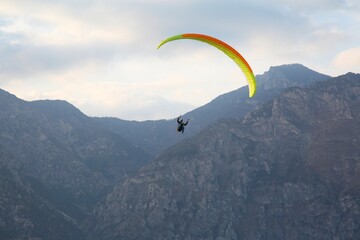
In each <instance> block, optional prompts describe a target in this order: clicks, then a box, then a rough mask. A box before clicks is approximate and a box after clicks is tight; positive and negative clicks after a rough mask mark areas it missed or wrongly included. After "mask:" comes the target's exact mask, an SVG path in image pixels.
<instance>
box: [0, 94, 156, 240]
mask: <svg viewBox="0 0 360 240" xmlns="http://www.w3.org/2000/svg"><path fill="white" fill-rule="evenodd" d="M0 136H1V137H0V150H1V151H2V154H1V157H0V166H1V169H0V171H1V172H2V173H1V177H0V189H1V195H0V203H1V205H0V214H1V215H0V236H1V238H2V236H8V237H9V239H13V238H11V237H10V236H13V237H14V239H17V238H16V237H19V236H22V237H24V238H28V237H38V236H42V237H43V239H82V238H83V231H82V230H81V225H82V221H83V220H84V219H85V218H86V216H87V215H88V213H89V212H91V209H92V207H93V206H94V204H95V203H96V202H97V201H98V200H99V199H100V198H102V197H103V196H104V194H106V193H107V192H108V191H109V190H110V189H111V188H112V187H113V186H114V185H115V184H116V183H118V182H119V181H121V180H122V179H123V178H125V177H126V176H127V175H128V174H132V173H134V172H135V171H136V170H137V169H139V168H140V167H141V166H143V165H144V164H145V163H146V162H147V161H149V160H150V159H151V158H152V157H151V156H149V155H148V154H146V153H145V152H144V151H142V150H141V149H139V148H137V147H135V146H133V145H132V144H131V143H129V142H128V141H126V140H125V139H123V138H122V137H121V136H119V135H117V134H115V133H113V132H110V131H108V130H105V129H103V128H100V127H99V126H98V125H97V124H94V123H93V122H92V121H91V119H90V118H89V117H87V116H85V115H84V114H82V113H81V112H80V111H79V110H78V109H76V108H75V107H74V106H72V105H70V104H69V103H67V102H65V101H35V102H26V101H23V100H20V99H18V98H16V97H15V96H14V95H11V94H9V93H7V92H5V91H2V90H1V92H0Z"/></svg>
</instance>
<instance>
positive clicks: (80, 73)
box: [0, 0, 360, 119]
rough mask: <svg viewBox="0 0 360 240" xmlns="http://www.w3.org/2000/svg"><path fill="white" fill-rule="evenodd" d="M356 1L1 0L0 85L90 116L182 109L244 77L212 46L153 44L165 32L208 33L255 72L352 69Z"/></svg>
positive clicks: (233, 85)
mask: <svg viewBox="0 0 360 240" xmlns="http://www.w3.org/2000/svg"><path fill="white" fill-rule="evenodd" d="M359 9H360V8H359V3H358V1H356V0H313V1H310V0H304V1H285V0H271V1H266V2H264V1H261V0H254V1H245V0H225V1H216V0H207V1H205V0H200V1H191V0H182V1H165V0H154V1H150V0H131V1H130V0H121V1H118V0H102V1H98V0H77V1H73V0H64V1H57V0H48V1H40V0H27V1H21V0H5V1H3V2H2V4H1V5H0V54H1V56H2V58H1V59H0V87H2V88H5V89H7V90H9V91H11V92H13V93H15V94H16V95H18V96H19V97H22V98H25V99H28V100H33V99H41V98H50V99H55V98H60V99H65V100H68V101H69V102H71V103H74V104H75V105H76V106H77V107H79V108H80V109H81V110H83V111H85V112H86V113H89V114H91V115H98V116H103V115H107V116H121V117H122V118H125V119H131V118H132V117H134V118H138V119H146V118H153V117H155V116H162V117H165V118H168V117H173V116H171V114H174V113H173V112H172V111H170V110H169V109H171V108H173V109H183V111H187V110H186V109H188V107H190V106H192V107H195V106H200V105H202V104H205V103H207V102H208V101H210V100H212V99H213V98H215V97H216V96H218V95H220V94H222V93H225V92H227V91H231V90H234V89H236V88H239V87H241V86H243V85H245V84H246V82H245V79H244V77H243V75H242V73H241V71H239V69H238V68H237V67H236V65H235V64H234V63H233V62H232V61H231V60H229V59H228V58H226V56H225V55H223V54H222V53H221V52H219V51H217V50H216V49H214V48H211V47H209V46H207V45H205V44H202V43H199V42H191V41H178V42H174V43H171V45H170V44H169V45H168V46H164V47H163V48H162V49H160V50H156V46H157V44H158V43H159V42H160V40H161V39H164V38H166V37H169V36H171V35H174V34H179V33H184V32H199V33H204V34H208V35H213V36H215V37H218V38H220V39H222V40H223V41H225V42H227V43H229V44H230V45H232V46H234V48H236V49H237V50H238V51H239V52H240V53H241V54H242V55H243V56H244V57H245V58H246V59H247V60H248V62H249V63H250V65H251V67H252V68H253V70H254V72H255V74H261V73H262V72H264V71H266V70H267V69H268V68H269V67H270V66H273V65H278V64H284V63H291V62H300V63H303V64H305V65H307V66H309V67H310V68H312V69H316V70H318V71H321V72H324V73H327V74H341V73H342V72H341V71H356V69H357V68H356V64H355V65H353V64H354V62H355V63H356V61H357V56H358V55H356V54H357V51H358V50H357V48H358V43H359V41H360V33H359V31H358V26H359V24H360V17H359V16H360V14H359ZM350 49H352V50H350ZM350 61H351V62H350ZM358 65H359V64H358ZM161 104H163V106H164V107H161ZM166 106H172V107H166ZM154 109H156V111H159V112H158V113H157V112H156V111H154ZM189 110H190V109H189ZM155 112H156V113H155ZM168 113H170V115H167V114H168ZM177 114H178V113H176V114H175V115H177Z"/></svg>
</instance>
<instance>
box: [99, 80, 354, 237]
mask: <svg viewBox="0 0 360 240" xmlns="http://www.w3.org/2000/svg"><path fill="white" fill-rule="evenodd" d="M359 146H360V75H359V74H352V73H349V74H346V75H343V76H340V77H337V78H334V79H331V80H329V81H325V82H321V83H318V84H316V85H315V86H313V87H311V88H299V87H294V88H291V89H289V90H286V91H285V92H283V93H282V94H281V95H279V96H278V97H276V98H275V99H274V100H272V101H270V102H268V103H267V104H265V105H264V106H262V107H261V108H259V109H257V110H256V111H253V112H251V113H249V114H247V115H246V116H245V117H244V118H243V119H240V120H235V119H228V120H224V121H220V122H218V123H215V124H213V125H211V126H210V127H209V128H208V129H207V130H206V131H201V132H200V134H198V135H196V136H195V137H192V138H190V139H188V140H187V141H183V142H181V143H179V144H178V145H177V146H174V147H172V148H170V149H168V150H167V151H166V152H165V153H163V154H162V155H161V156H160V157H159V158H157V159H156V160H154V161H152V162H151V163H150V164H148V165H147V166H145V167H143V168H142V169H141V170H140V171H138V173H137V174H136V175H135V176H134V177H131V178H129V179H127V180H126V181H125V182H124V183H122V184H120V185H118V186H117V187H115V188H114V191H113V192H112V193H111V194H109V195H108V196H107V197H106V199H105V200H104V201H103V202H102V203H101V204H99V206H98V207H97V208H96V210H95V211H94V214H95V215H96V217H97V223H96V224H95V227H94V228H93V234H94V235H93V236H92V237H93V239H99V238H100V239H128V240H129V239H199V240H200V239H203V240H205V239H247V240H260V239H268V240H278V239H290V240H295V239H296V240H300V239H314V240H315V239H316V240H321V239H324V240H325V239H326V240H329V239H333V240H338V239H354V240H355V239H360V226H359V224H358V223H359V221H360V212H359V208H360V184H359V183H360V148H359Z"/></svg>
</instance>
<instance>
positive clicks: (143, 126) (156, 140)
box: [94, 64, 330, 156]
mask: <svg viewBox="0 0 360 240" xmlns="http://www.w3.org/2000/svg"><path fill="white" fill-rule="evenodd" d="M329 78H330V76H328V75H325V74H321V73H318V72H315V71H313V70H311V69H309V68H307V67H305V66H303V65H301V64H286V65H281V66H276V67H270V69H269V70H268V71H266V72H265V73H264V74H262V75H257V76H256V79H257V83H258V87H257V93H256V94H255V96H254V97H252V98H249V97H248V87H247V86H244V87H242V88H240V89H237V90H235V91H232V92H229V93H226V94H223V95H220V96H219V97H217V98H215V99H214V100H213V101H211V102H209V103H208V104H205V105H204V106H201V107H199V108H197V109H194V110H193V111H190V112H188V113H186V114H184V116H183V117H184V119H188V118H189V119H190V124H189V125H188V126H187V130H186V132H185V133H184V135H182V136H181V137H179V136H178V135H176V134H174V131H175V127H176V125H175V126H174V122H175V119H171V120H157V121H143V122H138V121H126V120H121V119H117V118H95V119H94V120H95V121H97V122H99V123H100V124H101V125H102V126H105V127H107V129H109V130H110V131H114V132H116V133H118V134H120V135H121V136H123V137H124V138H126V139H127V140H129V141H130V142H132V143H133V144H136V145H138V146H139V147H141V148H142V149H144V150H145V151H146V152H148V153H149V154H150V155H153V156H157V155H159V154H160V153H161V152H162V151H163V150H165V149H166V148H168V147H170V146H172V145H174V144H175V143H177V142H179V141H181V140H183V139H184V138H187V137H191V136H193V135H196V134H197V133H199V131H201V130H202V129H204V128H206V127H207V126H208V125H209V124H212V123H214V122H216V121H218V120H220V119H226V118H240V117H243V116H244V115H245V114H246V113H248V112H250V111H252V110H254V109H255V108H256V107H259V106H261V105H262V104H263V103H265V102H267V101H270V100H271V99H272V98H274V97H275V96H277V95H278V94H280V93H281V91H282V90H284V89H286V88H289V87H294V86H300V87H305V86H309V85H311V84H314V83H316V82H319V81H324V80H326V79H329Z"/></svg>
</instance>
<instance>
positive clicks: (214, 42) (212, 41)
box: [157, 33, 256, 97]
mask: <svg viewBox="0 0 360 240" xmlns="http://www.w3.org/2000/svg"><path fill="white" fill-rule="evenodd" d="M181 39H192V40H196V41H200V42H204V43H207V44H209V45H211V46H214V47H216V48H217V49H219V50H220V51H222V52H223V53H225V54H226V55H227V56H228V57H230V58H231V59H232V60H233V61H234V62H235V63H236V64H237V65H238V66H239V67H240V69H241V70H242V72H243V73H244V75H245V78H246V80H247V82H248V85H249V97H253V96H254V94H255V92H256V79H255V76H254V73H253V71H252V69H251V67H250V65H249V64H248V62H247V61H246V60H245V58H244V57H243V56H242V55H241V54H240V53H239V52H238V51H236V50H235V49H234V48H233V47H231V46H230V45H228V44H227V43H225V42H223V41H221V40H219V39H217V38H214V37H211V36H207V35H203V34H197V33H185V34H180V35H175V36H172V37H169V38H167V39H165V40H163V41H161V42H160V44H159V45H158V46H157V48H158V49H159V48H160V47H161V46H162V45H164V44H165V43H168V42H171V41H175V40H181Z"/></svg>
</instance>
